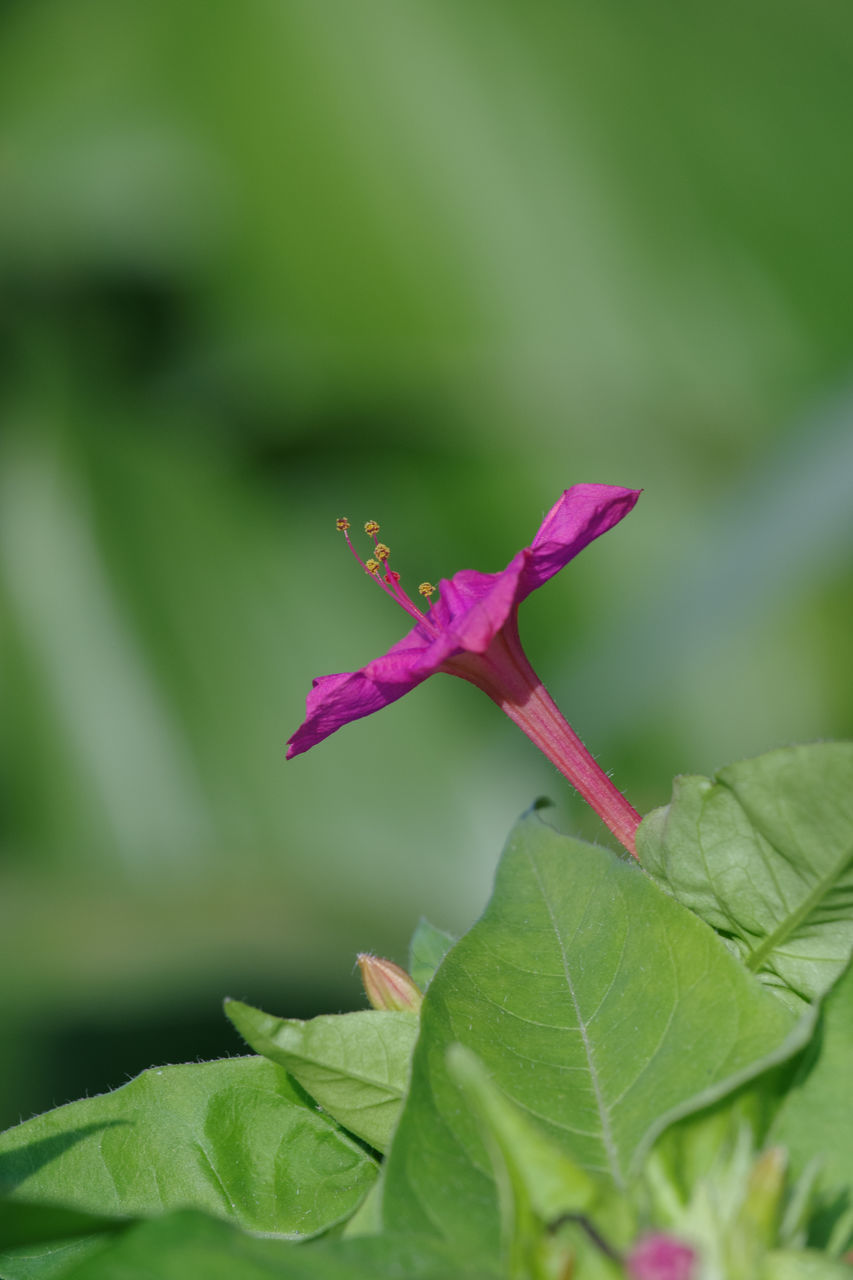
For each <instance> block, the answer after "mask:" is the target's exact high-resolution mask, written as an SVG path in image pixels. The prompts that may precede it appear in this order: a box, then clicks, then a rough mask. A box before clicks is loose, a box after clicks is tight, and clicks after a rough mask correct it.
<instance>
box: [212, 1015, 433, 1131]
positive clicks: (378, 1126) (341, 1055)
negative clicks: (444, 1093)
mask: <svg viewBox="0 0 853 1280" xmlns="http://www.w3.org/2000/svg"><path fill="white" fill-rule="evenodd" d="M225 1012H226V1013H227V1014H228V1017H229V1018H230V1019H231V1021H232V1022H233V1023H234V1026H235V1027H236V1028H237V1030H238V1031H239V1032H240V1034H241V1035H242V1036H243V1037H244V1038H245V1040H246V1042H247V1043H248V1044H249V1045H250V1046H251V1047H252V1048H253V1049H255V1050H256V1051H257V1052H258V1053H260V1054H263V1056H264V1057H265V1058H269V1059H270V1061H271V1062H277V1063H278V1064H279V1066H282V1067H286V1069H287V1070H288V1071H289V1072H290V1074H291V1075H292V1076H293V1078H294V1079H295V1080H298V1081H299V1083H300V1084H301V1085H302V1087H303V1088H304V1089H305V1090H307V1092H308V1093H310V1094H311V1096H312V1097H313V1098H315V1099H316V1100H317V1102H318V1103H319V1104H320V1106H321V1107H322V1108H323V1110H324V1111H327V1112H328V1113H329V1115H330V1116H332V1117H333V1119H335V1120H337V1122H338V1123H339V1124H341V1125H343V1127H344V1128H345V1129H349V1131H350V1132H351V1133H354V1134H356V1135H357V1136H358V1137H359V1138H363V1139H364V1141H365V1142H369V1143H370V1145H371V1146H372V1147H375V1148H376V1150H377V1151H385V1150H386V1148H387V1146H388V1143H389V1141H390V1138H391V1133H392V1132H393V1129H394V1125H395V1124H396V1122H397V1116H398V1114H399V1111H400V1106H401V1103H402V1100H403V1098H404V1096H405V1092H406V1084H407V1082H408V1078H409V1062H410V1060H411V1056H412V1050H413V1048H414V1045H415V1040H416V1039H417V1035H418V1020H417V1018H416V1017H414V1016H413V1015H411V1014H408V1013H382V1012H379V1011H378V1010H375V1009H365V1010H364V1011H363V1012H359V1013H344V1014H338V1015H330V1016H327V1017H319V1018H312V1019H311V1021H310V1022H299V1021H297V1020H296V1019H287V1018H274V1017H271V1016H270V1014H268V1013H262V1012H261V1010H260V1009H252V1008H251V1007H250V1006H249V1005H246V1004H241V1003H240V1002H239V1001H238V1000H227V1001H226V1003H225Z"/></svg>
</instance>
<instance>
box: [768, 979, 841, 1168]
mask: <svg viewBox="0 0 853 1280" xmlns="http://www.w3.org/2000/svg"><path fill="white" fill-rule="evenodd" d="M852 1071H853V965H851V967H850V968H848V970H847V972H846V973H845V974H844V976H843V977H842V978H841V980H840V982H838V983H837V984H836V986H835V987H834V988H833V990H832V991H831V992H830V994H829V995H828V997H827V998H826V1001H825V1002H824V1007H823V1012H822V1015H821V1020H820V1025H819V1029H818V1034H817V1035H816V1036H815V1039H814V1042H813V1044H811V1045H809V1047H808V1049H807V1050H806V1052H805V1054H804V1055H803V1063H802V1067H801V1070H800V1072H799V1074H798V1076H797V1078H796V1079H795V1080H794V1082H793V1084H792V1086H791V1087H790V1088H789V1089H788V1092H787V1093H786V1095H785V1098H784V1100H783V1102H782V1105H781V1108H780V1110H779V1112H778V1114H777V1116H776V1119H775V1121H774V1123H773V1126H772V1128H771V1131H770V1139H771V1141H773V1142H778V1143H781V1144H782V1146H784V1147H787V1148H788V1152H789V1155H790V1158H791V1165H792V1168H793V1170H794V1172H795V1173H797V1172H799V1171H800V1170H802V1169H804V1168H805V1166H806V1165H807V1164H808V1163H809V1162H810V1161H811V1160H812V1159H813V1158H814V1157H815V1156H818V1157H820V1160H821V1183H822V1184H823V1185H824V1186H825V1187H827V1188H828V1189H831V1190H833V1191H842V1190H844V1189H845V1188H849V1189H850V1191H851V1192H853V1107H851V1105H850V1081H851V1072H852Z"/></svg>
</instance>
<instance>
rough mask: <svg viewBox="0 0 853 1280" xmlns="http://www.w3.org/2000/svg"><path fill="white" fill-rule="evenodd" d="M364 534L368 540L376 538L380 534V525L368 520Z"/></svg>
mask: <svg viewBox="0 0 853 1280" xmlns="http://www.w3.org/2000/svg"><path fill="white" fill-rule="evenodd" d="M364 532H365V533H366V534H367V536H368V538H375V537H376V535H377V533H378V532H379V525H378V524H377V523H376V521H375V520H368V522H367V524H366V525H365V526H364Z"/></svg>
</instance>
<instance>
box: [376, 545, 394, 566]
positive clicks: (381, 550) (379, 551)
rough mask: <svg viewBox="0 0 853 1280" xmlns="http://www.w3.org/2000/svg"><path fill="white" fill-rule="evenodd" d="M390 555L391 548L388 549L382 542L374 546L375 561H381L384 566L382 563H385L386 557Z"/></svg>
mask: <svg viewBox="0 0 853 1280" xmlns="http://www.w3.org/2000/svg"><path fill="white" fill-rule="evenodd" d="M390 554H391V548H390V547H386V546H385V543H384V542H377V544H376V559H377V560H381V561H382V563H383V564H384V563H385V561H386V560H387V559H388V557H389V556H390Z"/></svg>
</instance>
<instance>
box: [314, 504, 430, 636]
mask: <svg viewBox="0 0 853 1280" xmlns="http://www.w3.org/2000/svg"><path fill="white" fill-rule="evenodd" d="M336 523H337V527H338V529H339V530H340V531H341V533H343V535H344V537H345V538H346V542H347V546H348V547H349V549H350V551H351V552H352V554H353V555H354V556H355V558H356V560H357V561H358V563H359V564H360V565H361V567H362V569H363V570H364V572H365V573H368V574H370V576H371V578H373V580H374V582H378V583H379V586H380V587H381V588H382V590H383V591H384V592H385V594H386V595H388V596H390V597H391V599H392V600H394V601H395V602H396V603H397V604H398V605H400V607H401V608H403V609H405V610H406V613H408V614H410V615H411V617H413V618H414V619H415V621H416V622H419V623H420V624H421V625H422V626H424V627H426V628H427V630H428V631H430V632H431V633H432V634H436V635H437V634H438V632H437V630H436V627H435V624H434V623H433V622H431V621H430V619H429V617H428V616H427V614H425V613H423V612H422V611H421V610H420V609H419V608H418V606H417V605H416V604H415V602H414V600H412V599H410V597H409V596H408V595H407V594H406V592H405V591H404V590H403V588H402V587H401V586H400V575H399V573H398V572H397V570H396V569H392V568H391V567H390V565H389V563H388V561H389V558H390V555H391V550H390V548H389V547H387V546H386V545H385V543H384V542H377V540H376V535H377V534H378V533H379V524H378V522H377V521H376V520H368V521H367V522H366V524H365V526H364V532H365V533H366V534H367V535H368V537H370V538H372V539H373V544H374V546H373V555H372V556H371V557H370V559H369V560H362V558H361V556H360V555H359V554H358V552H357V551H356V549H355V547H354V546H353V544H352V538H351V537H350V536H349V527H350V524H349V520H347V519H346V517H345V516H339V517H338V520H337V522H336ZM383 567H384V569H385V574H384V576H383V573H382V569H383ZM425 588H428V590H425ZM434 590H435V587H433V586H432V584H431V583H429V582H425V583H422V584H421V586H420V592H421V595H422V596H430V595H432V593H433V591H434Z"/></svg>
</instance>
